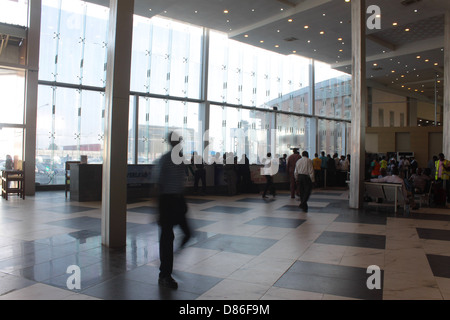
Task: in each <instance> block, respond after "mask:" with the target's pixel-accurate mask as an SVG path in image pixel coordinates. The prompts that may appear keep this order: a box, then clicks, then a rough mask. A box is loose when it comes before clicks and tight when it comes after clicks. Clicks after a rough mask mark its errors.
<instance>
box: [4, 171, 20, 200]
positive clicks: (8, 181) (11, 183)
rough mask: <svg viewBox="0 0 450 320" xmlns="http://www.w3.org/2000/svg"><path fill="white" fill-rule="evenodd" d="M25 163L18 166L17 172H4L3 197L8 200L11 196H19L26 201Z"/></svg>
mask: <svg viewBox="0 0 450 320" xmlns="http://www.w3.org/2000/svg"><path fill="white" fill-rule="evenodd" d="M24 167H25V162H21V163H20V164H19V165H18V168H17V170H3V171H2V197H3V198H4V199H5V200H8V195H9V194H17V195H18V196H19V197H21V198H22V199H25V170H23V169H24Z"/></svg>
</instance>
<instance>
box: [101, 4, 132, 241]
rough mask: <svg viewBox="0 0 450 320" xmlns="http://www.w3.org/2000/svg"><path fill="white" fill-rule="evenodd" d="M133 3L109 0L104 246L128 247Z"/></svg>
mask: <svg viewBox="0 0 450 320" xmlns="http://www.w3.org/2000/svg"><path fill="white" fill-rule="evenodd" d="M133 12H134V0H110V17H109V37H108V61H107V63H108V65H107V71H106V72H107V73H106V78H107V82H106V112H105V146H104V155H103V183H102V186H103V190H102V243H103V245H105V246H108V247H114V248H118V247H123V246H125V244H126V216H127V211H126V210H127V158H128V156H127V154H128V117H129V100H130V73H131V44H132V35H133Z"/></svg>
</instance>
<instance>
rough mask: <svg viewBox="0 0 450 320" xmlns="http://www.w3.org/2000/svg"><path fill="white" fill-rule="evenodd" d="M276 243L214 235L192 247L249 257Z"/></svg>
mask: <svg viewBox="0 0 450 320" xmlns="http://www.w3.org/2000/svg"><path fill="white" fill-rule="evenodd" d="M276 242H277V241H275V240H272V239H263V238H252V237H243V236H232V235H222V234H219V235H215V236H213V237H211V238H208V239H206V240H205V241H202V242H198V243H196V244H195V245H193V246H194V247H198V248H204V249H213V250H220V251H227V252H234V253H242V254H249V255H255V256H257V255H259V254H261V253H262V252H264V251H265V250H266V249H268V248H269V247H271V246H272V245H274V244H275V243H276Z"/></svg>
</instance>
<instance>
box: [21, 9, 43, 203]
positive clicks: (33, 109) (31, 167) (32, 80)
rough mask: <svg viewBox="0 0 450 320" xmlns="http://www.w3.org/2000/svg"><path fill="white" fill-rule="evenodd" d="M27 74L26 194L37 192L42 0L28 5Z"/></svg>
mask: <svg viewBox="0 0 450 320" xmlns="http://www.w3.org/2000/svg"><path fill="white" fill-rule="evenodd" d="M28 13H29V14H28V17H29V18H28V34H27V68H28V70H27V76H26V83H25V88H26V89H25V90H26V94H25V97H26V98H25V99H26V100H25V106H26V108H25V159H24V160H25V168H24V170H25V195H27V196H34V194H35V193H36V173H35V167H36V126H37V104H38V80H39V71H38V69H39V46H40V35H41V0H36V1H30V2H29V6H28Z"/></svg>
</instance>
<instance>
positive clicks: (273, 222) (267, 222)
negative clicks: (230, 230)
mask: <svg viewBox="0 0 450 320" xmlns="http://www.w3.org/2000/svg"><path fill="white" fill-rule="evenodd" d="M305 221H306V220H303V219H287V218H272V217H259V218H256V219H253V220H251V221H249V222H246V224H251V225H257V226H270V227H278V228H297V227H298V226H299V225H301V224H302V223H303V222H305Z"/></svg>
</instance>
